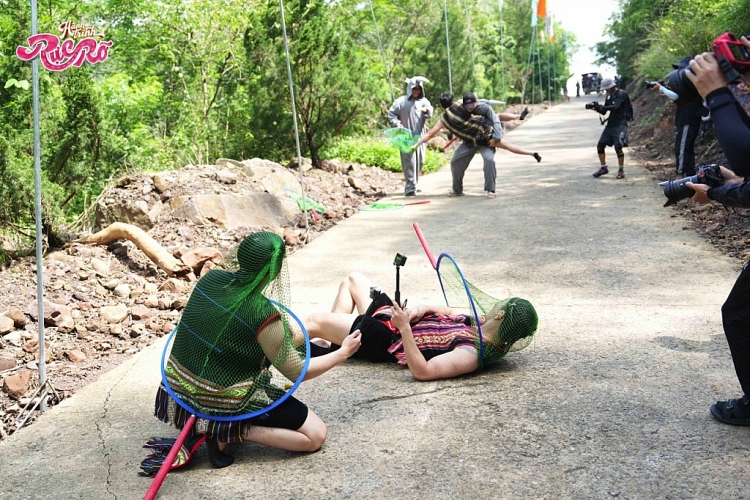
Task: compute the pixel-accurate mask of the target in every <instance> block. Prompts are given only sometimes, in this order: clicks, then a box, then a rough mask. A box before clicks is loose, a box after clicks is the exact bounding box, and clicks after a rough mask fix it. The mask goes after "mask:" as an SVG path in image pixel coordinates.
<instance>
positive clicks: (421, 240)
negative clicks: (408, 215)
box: [412, 222, 437, 269]
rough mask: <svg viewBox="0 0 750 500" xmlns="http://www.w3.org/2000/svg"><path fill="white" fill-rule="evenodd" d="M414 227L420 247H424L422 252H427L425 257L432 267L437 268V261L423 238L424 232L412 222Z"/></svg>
mask: <svg viewBox="0 0 750 500" xmlns="http://www.w3.org/2000/svg"><path fill="white" fill-rule="evenodd" d="M412 226H413V227H414V231H416V233H417V238H419V242H420V243H421V244H422V248H424V253H425V254H427V258H428V259H430V264H432V268H433V269H437V262H435V257H434V256H433V255H432V252H431V251H430V246H429V245H428V244H427V240H425V238H424V234H422V230H421V229H420V228H419V224H418V223H416V222H415V223H414V224H412Z"/></svg>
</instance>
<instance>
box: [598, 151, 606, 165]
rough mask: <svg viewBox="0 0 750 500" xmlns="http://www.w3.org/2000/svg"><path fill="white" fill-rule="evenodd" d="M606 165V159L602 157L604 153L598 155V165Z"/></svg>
mask: <svg viewBox="0 0 750 500" xmlns="http://www.w3.org/2000/svg"><path fill="white" fill-rule="evenodd" d="M606 164H607V161H606V158H605V156H604V153H600V154H599V165H606Z"/></svg>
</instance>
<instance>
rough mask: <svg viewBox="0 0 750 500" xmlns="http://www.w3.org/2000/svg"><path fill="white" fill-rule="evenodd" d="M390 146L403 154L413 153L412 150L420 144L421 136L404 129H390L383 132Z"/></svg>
mask: <svg viewBox="0 0 750 500" xmlns="http://www.w3.org/2000/svg"><path fill="white" fill-rule="evenodd" d="M383 134H384V135H385V137H386V139H387V140H388V144H390V145H391V146H393V147H394V148H396V149H398V150H399V151H401V152H402V153H411V148H412V146H414V145H415V144H416V143H417V142H419V134H413V133H412V132H411V130H409V129H407V128H403V127H394V128H389V129H388V130H386V131H385V132H383Z"/></svg>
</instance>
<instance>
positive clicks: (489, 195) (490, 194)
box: [487, 191, 497, 200]
mask: <svg viewBox="0 0 750 500" xmlns="http://www.w3.org/2000/svg"><path fill="white" fill-rule="evenodd" d="M496 197H497V194H495V192H494V191H487V199H488V200H494V199H495V198H496Z"/></svg>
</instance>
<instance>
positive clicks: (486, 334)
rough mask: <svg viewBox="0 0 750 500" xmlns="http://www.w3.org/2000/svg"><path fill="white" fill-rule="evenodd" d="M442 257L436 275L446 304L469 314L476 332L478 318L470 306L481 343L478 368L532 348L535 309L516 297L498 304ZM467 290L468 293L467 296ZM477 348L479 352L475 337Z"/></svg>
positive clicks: (535, 325)
mask: <svg viewBox="0 0 750 500" xmlns="http://www.w3.org/2000/svg"><path fill="white" fill-rule="evenodd" d="M444 256H447V255H446V254H443V255H441V258H440V260H439V261H438V267H437V271H438V274H439V275H440V282H441V285H442V287H443V293H444V294H445V301H446V304H447V305H448V306H449V307H452V308H458V309H464V310H466V311H470V312H471V313H472V314H471V317H472V319H471V323H472V325H471V326H472V327H474V329H475V331H476V330H477V324H476V323H477V318H476V317H475V316H474V314H473V312H474V311H473V307H472V303H473V305H474V307H476V312H477V314H478V315H479V321H480V322H481V324H480V326H481V330H482V337H483V339H484V342H483V344H484V354H483V356H482V359H481V360H480V367H481V366H487V365H490V364H492V363H496V362H497V361H499V360H500V359H502V358H503V357H504V356H505V355H506V354H508V353H509V352H511V351H519V350H521V349H523V348H525V347H527V346H528V345H529V344H531V341H532V339H533V337H534V334H535V333H536V330H537V326H538V323H539V318H538V316H537V313H536V310H535V309H534V306H532V305H531V303H530V302H529V301H528V300H525V299H521V298H518V297H513V298H510V299H505V300H500V299H496V298H495V297H492V296H491V295H488V294H486V293H484V292H483V291H482V290H480V289H479V288H477V287H476V286H474V285H472V284H471V283H469V281H468V280H466V279H465V278H464V276H463V274H462V273H461V271H460V270H459V268H458V265H457V264H456V263H455V261H453V259H452V258H443V257H444ZM448 257H449V256H448ZM467 288H468V290H469V293H467V292H466V289H467ZM476 345H477V350H479V349H480V345H479V337H478V336H477V341H476Z"/></svg>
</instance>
